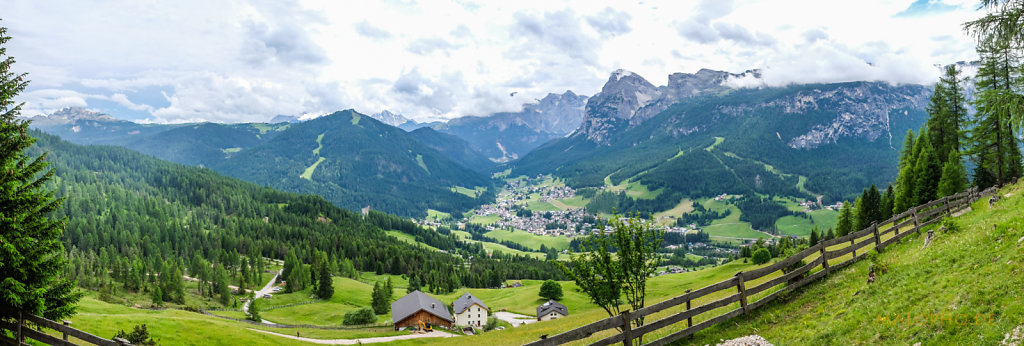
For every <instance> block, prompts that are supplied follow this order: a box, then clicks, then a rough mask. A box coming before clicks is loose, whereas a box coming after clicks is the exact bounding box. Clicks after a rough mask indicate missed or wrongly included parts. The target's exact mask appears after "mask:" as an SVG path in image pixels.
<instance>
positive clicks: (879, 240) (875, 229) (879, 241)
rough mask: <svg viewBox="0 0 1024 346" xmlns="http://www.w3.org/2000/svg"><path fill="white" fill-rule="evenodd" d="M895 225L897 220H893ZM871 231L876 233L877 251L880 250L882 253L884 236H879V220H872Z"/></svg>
mask: <svg viewBox="0 0 1024 346" xmlns="http://www.w3.org/2000/svg"><path fill="white" fill-rule="evenodd" d="M893 225H896V222H895V221H893ZM871 232H872V233H874V234H875V252H879V253H880V252H882V238H881V237H879V236H878V223H877V222H872V223H871Z"/></svg>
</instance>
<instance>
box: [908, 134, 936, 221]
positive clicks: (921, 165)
mask: <svg viewBox="0 0 1024 346" xmlns="http://www.w3.org/2000/svg"><path fill="white" fill-rule="evenodd" d="M929 131H930V130H929ZM926 133H927V131H923V130H922V131H921V135H920V136H918V138H917V144H918V145H917V146H918V147H921V152H920V154H919V156H918V157H917V162H916V163H915V165H914V202H915V204H917V205H920V204H924V203H928V202H931V201H933V200H935V199H936V198H937V196H936V195H938V190H939V179H941V178H942V163H941V161H940V159H939V158H938V157H936V154H935V149H934V148H932V145H931V141H930V140H929V139H928V136H927V135H926Z"/></svg>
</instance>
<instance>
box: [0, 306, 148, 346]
mask: <svg viewBox="0 0 1024 346" xmlns="http://www.w3.org/2000/svg"><path fill="white" fill-rule="evenodd" d="M8 312H10V311H8ZM13 313H14V314H17V315H18V316H19V318H18V319H17V320H16V321H15V322H13V323H12V322H6V321H2V320H0V330H5V329H6V330H9V331H11V332H12V333H13V334H14V339H10V338H7V337H5V336H4V335H2V334H0V343H3V344H6V345H17V346H22V345H29V344H27V343H25V339H26V338H28V339H32V340H36V341H39V342H42V343H44V344H47V345H62V346H63V345H68V346H72V345H75V343H73V342H71V341H69V339H68V338H69V337H75V338H77V339H79V340H81V341H83V342H86V343H88V344H91V345H101V346H123V345H131V344H130V343H129V342H128V341H127V340H124V339H120V338H114V339H113V340H111V339H104V338H101V337H98V336H96V335H93V334H90V333H87V332H84V331H81V330H78V329H75V328H71V326H70V324H71V322H68V321H64V322H63V323H58V322H54V321H51V320H49V319H46V318H44V317H39V316H35V315H27V314H22V313H20V312H13ZM27 322H31V323H33V324H35V326H36V327H37V328H38V330H37V329H33V328H29V325H28V323H27ZM43 328H48V329H52V330H55V331H57V332H60V333H61V334H62V337H61V338H58V337H56V336H53V335H50V334H47V333H44V332H43V331H42V329H43Z"/></svg>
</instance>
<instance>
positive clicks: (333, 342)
mask: <svg viewBox="0 0 1024 346" xmlns="http://www.w3.org/2000/svg"><path fill="white" fill-rule="evenodd" d="M247 329H249V330H252V331H256V332H260V333H265V334H270V335H276V336H280V337H282V338H289V339H292V340H299V341H305V342H311V343H314V344H321V345H357V344H372V343H378V342H389V341H396V340H405V339H419V338H450V337H453V336H457V335H455V334H451V333H446V332H442V331H439V330H435V331H433V332H430V333H425V334H409V335H399V336H382V337H377V338H362V339H310V338H302V337H297V336H294V335H287V334H281V333H274V332H268V331H265V330H259V329H252V328H247Z"/></svg>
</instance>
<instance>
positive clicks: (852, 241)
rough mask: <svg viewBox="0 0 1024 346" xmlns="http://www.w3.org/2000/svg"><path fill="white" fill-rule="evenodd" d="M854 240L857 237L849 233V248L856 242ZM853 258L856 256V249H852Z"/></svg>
mask: <svg viewBox="0 0 1024 346" xmlns="http://www.w3.org/2000/svg"><path fill="white" fill-rule="evenodd" d="M855 240H857V237H854V236H853V234H851V235H850V248H853V246H854V244H855V243H856V242H854V241H855ZM853 258H857V249H853Z"/></svg>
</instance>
